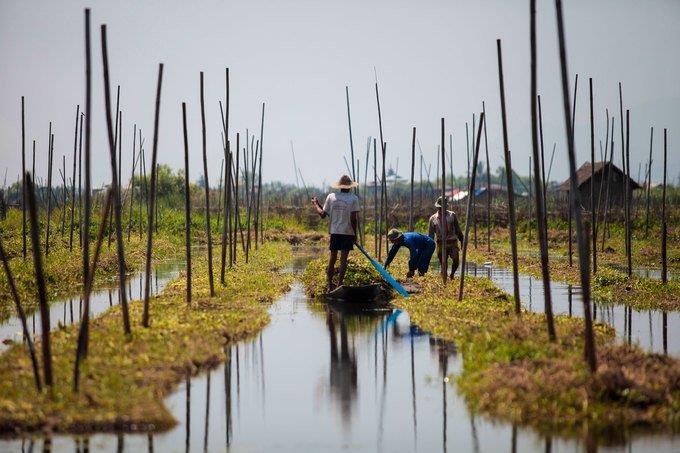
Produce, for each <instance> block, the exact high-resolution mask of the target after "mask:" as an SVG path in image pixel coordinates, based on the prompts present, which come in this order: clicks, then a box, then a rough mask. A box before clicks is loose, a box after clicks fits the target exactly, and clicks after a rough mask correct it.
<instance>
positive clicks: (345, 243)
mask: <svg viewBox="0 0 680 453" xmlns="http://www.w3.org/2000/svg"><path fill="white" fill-rule="evenodd" d="M353 249H354V236H352V235H351V234H331V245H330V246H329V247H328V250H332V251H334V250H353Z"/></svg>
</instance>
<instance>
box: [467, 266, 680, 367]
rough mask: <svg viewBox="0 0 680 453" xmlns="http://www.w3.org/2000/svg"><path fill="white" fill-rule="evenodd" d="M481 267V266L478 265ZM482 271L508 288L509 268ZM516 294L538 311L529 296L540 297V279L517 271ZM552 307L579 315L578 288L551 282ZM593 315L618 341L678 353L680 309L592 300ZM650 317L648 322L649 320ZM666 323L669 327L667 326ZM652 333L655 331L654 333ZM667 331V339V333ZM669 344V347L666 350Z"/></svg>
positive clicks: (509, 283)
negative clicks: (660, 338) (666, 310)
mask: <svg viewBox="0 0 680 453" xmlns="http://www.w3.org/2000/svg"><path fill="white" fill-rule="evenodd" d="M467 269H468V272H469V273H470V274H473V273H474V272H473V270H474V269H477V266H476V265H475V264H474V263H468V264H467ZM480 269H481V268H480ZM484 269H485V272H483V273H481V272H480V275H485V276H486V277H487V278H489V279H490V280H492V281H493V282H494V283H495V284H496V285H497V286H499V287H500V288H501V289H503V290H504V291H507V292H512V286H513V283H512V272H511V271H509V270H508V269H504V268H496V267H492V266H484ZM519 284H520V298H521V300H522V303H523V304H524V306H525V308H527V309H528V310H532V311H536V312H542V311H543V304H540V303H537V304H533V303H532V300H533V299H534V298H536V300H538V301H542V300H543V282H542V281H541V279H540V278H539V279H535V278H534V277H532V276H530V275H523V274H520V275H519ZM551 290H552V301H553V311H554V313H555V314H556V315H557V314H566V315H569V316H578V317H581V316H582V312H581V311H580V310H574V308H573V304H574V303H576V304H581V302H582V299H581V288H580V287H579V286H577V285H569V284H565V283H561V282H555V281H553V282H551ZM593 319H595V320H597V321H598V322H601V323H605V324H609V325H610V326H612V327H613V328H614V330H615V331H616V333H617V337H618V338H619V340H620V341H623V342H625V343H627V344H637V345H638V346H640V347H641V348H643V349H646V350H648V351H651V352H663V353H665V354H668V353H670V354H675V355H680V312H671V313H663V312H661V311H658V310H642V311H636V310H633V308H631V307H628V306H625V305H620V304H618V305H615V304H606V303H602V302H601V301H600V302H599V303H597V301H593ZM650 320H651V324H650ZM668 324H670V325H671V327H670V328H669V327H668ZM654 333H656V335H654ZM659 333H661V335H662V336H665V337H666V338H665V339H664V341H663V342H662V344H661V345H659V342H658V341H657V342H656V343H655V342H654V336H657V338H658V335H659ZM668 335H671V339H670V341H669V340H668V338H667V336H668ZM669 348H670V351H669Z"/></svg>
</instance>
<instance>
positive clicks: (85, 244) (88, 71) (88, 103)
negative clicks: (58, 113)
mask: <svg viewBox="0 0 680 453" xmlns="http://www.w3.org/2000/svg"><path fill="white" fill-rule="evenodd" d="M90 47H91V46H90V9H89V8H85V112H84V113H85V200H84V201H83V209H84V210H85V215H84V217H83V222H82V236H83V237H82V249H83V281H84V282H85V281H87V276H88V272H89V268H90V182H91V175H90V143H91V122H90V118H91V116H92V115H91V112H92V110H91V107H92V56H91V48H90Z"/></svg>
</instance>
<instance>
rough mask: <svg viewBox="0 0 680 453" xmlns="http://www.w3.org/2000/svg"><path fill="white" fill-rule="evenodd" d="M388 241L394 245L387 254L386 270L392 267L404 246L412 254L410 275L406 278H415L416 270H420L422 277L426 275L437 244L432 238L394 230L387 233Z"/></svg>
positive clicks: (409, 262)
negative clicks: (393, 261)
mask: <svg viewBox="0 0 680 453" xmlns="http://www.w3.org/2000/svg"><path fill="white" fill-rule="evenodd" d="M387 239H389V241H390V242H391V243H392V248H391V249H390V251H389V253H388V254H387V260H385V269H387V266H389V265H390V263H391V262H392V260H393V259H394V257H395V256H396V255H397V252H398V251H399V249H400V248H401V247H402V246H404V247H406V248H407V249H408V250H409V252H410V253H411V256H410V258H409V260H408V273H407V274H406V277H407V278H410V277H413V274H415V271H416V269H418V274H419V275H420V276H421V277H422V276H423V275H425V273H426V272H427V270H428V268H429V267H430V259H431V258H432V254H433V253H434V250H435V248H436V244H435V242H434V241H433V240H432V238H430V237H429V236H427V235H425V234H421V233H413V232H408V233H402V232H401V231H399V230H397V229H395V228H393V229H391V230H390V231H389V233H387Z"/></svg>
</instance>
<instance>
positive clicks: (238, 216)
mask: <svg viewBox="0 0 680 453" xmlns="http://www.w3.org/2000/svg"><path fill="white" fill-rule="evenodd" d="M239 148H240V134H239V133H238V132H237V133H236V153H235V154H236V170H235V171H234V170H233V169H232V170H231V171H233V172H234V239H233V242H232V244H233V247H234V263H235V262H236V259H237V254H238V253H237V251H238V247H237V245H238V241H237V240H238V236H237V235H238V230H240V228H241V213H240V212H239V204H238V195H239V193H238V180H239V177H238V171H239V159H240V155H241V152H240V150H239Z"/></svg>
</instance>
